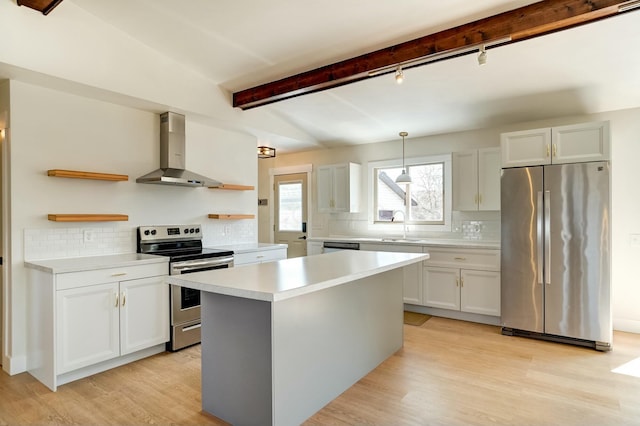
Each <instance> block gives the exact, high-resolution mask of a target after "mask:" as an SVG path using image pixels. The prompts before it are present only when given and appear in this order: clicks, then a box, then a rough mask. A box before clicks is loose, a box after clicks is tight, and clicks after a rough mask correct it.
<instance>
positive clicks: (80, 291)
mask: <svg viewBox="0 0 640 426" xmlns="http://www.w3.org/2000/svg"><path fill="white" fill-rule="evenodd" d="M118 292H119V286H118V283H117V282H116V283H108V284H101V285H94V286H89V287H79V288H73V289H70V290H61V291H58V292H57V294H56V310H57V311H58V312H59V315H58V318H57V321H56V333H57V336H58V350H57V355H58V357H57V361H58V362H57V364H58V365H57V369H56V370H57V372H58V373H59V374H61V373H67V372H69V371H73V370H76V369H78V368H82V367H86V366H88V365H92V364H96V363H98V362H102V361H106V360H108V359H111V358H115V357H117V356H119V355H120V329H119V324H120V311H119V308H118V307H117V306H114V305H115V303H116V295H117V294H118Z"/></svg>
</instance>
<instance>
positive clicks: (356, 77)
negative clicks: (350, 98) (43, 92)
mask: <svg viewBox="0 0 640 426" xmlns="http://www.w3.org/2000/svg"><path fill="white" fill-rule="evenodd" d="M626 3H633V2H630V1H628V0H544V1H540V2H537V3H533V4H530V5H528V6H524V7H520V8H518V9H514V10H511V11H508V12H504V13H500V14H498V15H494V16H491V17H488V18H484V19H480V20H478V21H474V22H471V23H468V24H464V25H460V26H458V27H455V28H450V29H448V30H444V31H440V32H437V33H434V34H430V35H427V36H424V37H420V38H417V39H414V40H410V41H407V42H404V43H400V44H397V45H395V46H391V47H387V48H384V49H381V50H377V51H375V52H371V53H366V54H364V55H360V56H357V57H355V58H351V59H346V60H344V61H340V62H336V63H333V64H331V65H326V66H323V67H320V68H317V69H314V70H311V71H306V72H303V73H300V74H296V75H292V76H290V77H285V78H283V79H281V80H277V81H273V82H270V83H266V84H262V85H259V86H256V87H251V88H249V89H245V90H241V91H238V92H235V93H234V94H233V106H234V107H239V108H241V109H250V108H255V107H258V106H261V105H266V104H269V103H272V102H277V101H281V100H284V99H289V98H292V97H295V96H300V95H305V94H308V93H313V92H318V91H321V90H326V89H331V88H334V87H338V86H342V85H344V84H349V83H354V82H356V81H360V80H364V79H367V78H371V77H373V76H372V75H370V74H371V73H375V75H380V74H383V73H388V72H393V71H395V68H396V67H397V66H398V65H403V68H405V69H406V68H410V67H413V66H418V65H424V63H419V62H420V60H421V59H424V60H425V61H429V57H432V58H433V59H434V60H433V61H429V62H435V61H436V60H442V59H444V58H441V59H438V56H439V55H441V54H449V53H450V54H451V56H460V55H462V54H466V53H470V51H473V50H471V49H472V48H473V47H479V46H480V45H481V44H490V43H492V42H494V43H495V42H497V41H500V40H505V41H504V42H500V43H499V44H505V43H513V42H517V41H521V40H525V39H528V38H531V37H537V36H541V35H543V34H549V33H551V32H555V31H560V30H564V29H567V28H572V27H575V26H577V25H582V24H586V23H589V22H594V21H596V20H599V19H603V18H606V17H610V16H615V15H617V14H618V7H619V6H620V5H622V4H626ZM465 49H466V51H464V50H465ZM456 52H459V53H456ZM451 56H449V57H451ZM411 62H414V63H413V64H411Z"/></svg>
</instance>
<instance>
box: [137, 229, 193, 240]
mask: <svg viewBox="0 0 640 426" xmlns="http://www.w3.org/2000/svg"><path fill="white" fill-rule="evenodd" d="M201 228H202V227H201V226H200V225H175V226H140V227H138V238H139V239H140V240H142V241H154V240H177V239H189V240H196V239H201V238H202V231H201Z"/></svg>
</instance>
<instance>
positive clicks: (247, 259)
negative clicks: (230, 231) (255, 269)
mask: <svg viewBox="0 0 640 426" xmlns="http://www.w3.org/2000/svg"><path fill="white" fill-rule="evenodd" d="M286 258H287V249H285V248H282V249H277V250H262V251H251V252H246V253H236V254H234V255H233V265H234V266H240V265H246V264H249V263H263V262H272V261H274V260H280V259H286Z"/></svg>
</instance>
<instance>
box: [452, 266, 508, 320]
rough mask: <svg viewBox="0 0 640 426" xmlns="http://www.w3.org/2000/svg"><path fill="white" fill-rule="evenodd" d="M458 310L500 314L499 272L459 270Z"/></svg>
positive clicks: (482, 313) (493, 314)
mask: <svg viewBox="0 0 640 426" xmlns="http://www.w3.org/2000/svg"><path fill="white" fill-rule="evenodd" d="M460 310H461V311H462V312H470V313H473V314H481V315H492V316H496V317H499V316H500V272H497V271H473V270H466V269H461V270H460Z"/></svg>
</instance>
